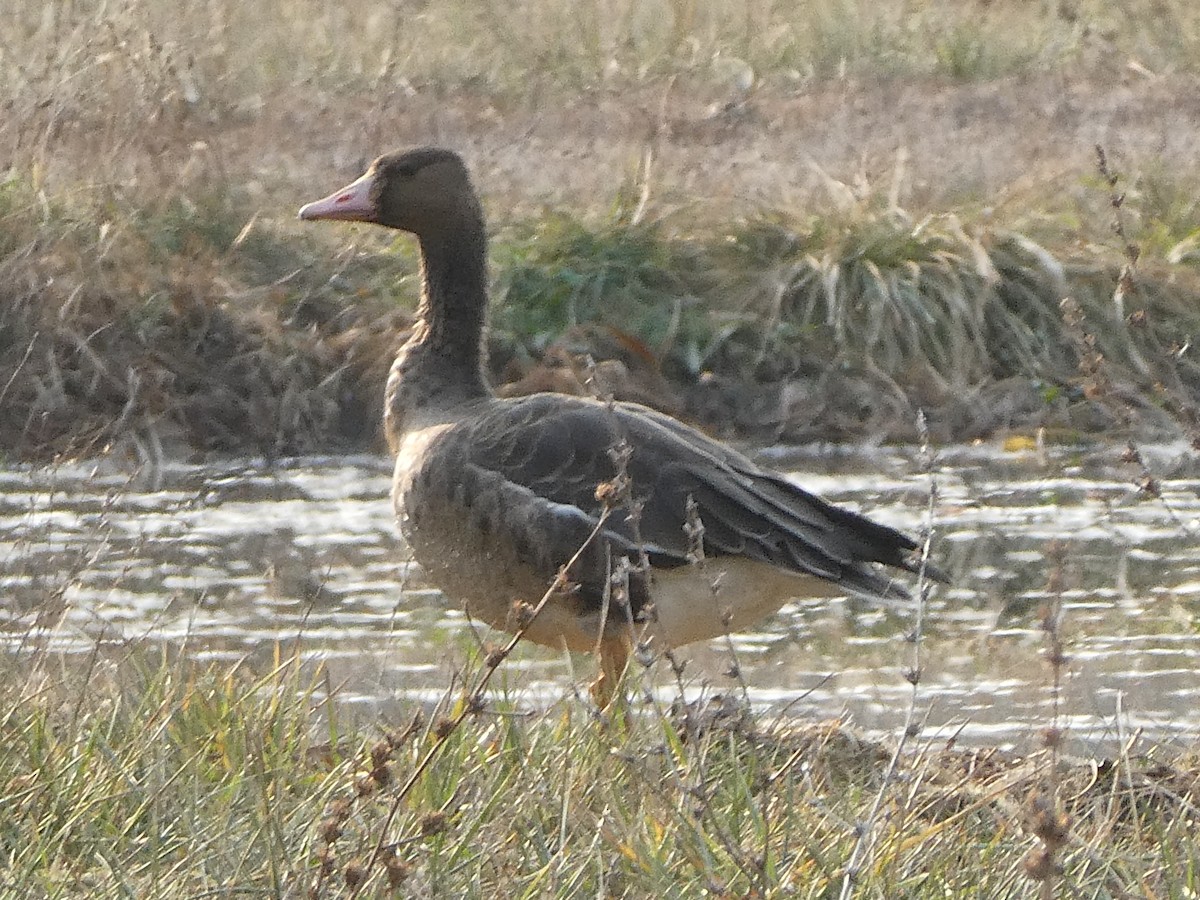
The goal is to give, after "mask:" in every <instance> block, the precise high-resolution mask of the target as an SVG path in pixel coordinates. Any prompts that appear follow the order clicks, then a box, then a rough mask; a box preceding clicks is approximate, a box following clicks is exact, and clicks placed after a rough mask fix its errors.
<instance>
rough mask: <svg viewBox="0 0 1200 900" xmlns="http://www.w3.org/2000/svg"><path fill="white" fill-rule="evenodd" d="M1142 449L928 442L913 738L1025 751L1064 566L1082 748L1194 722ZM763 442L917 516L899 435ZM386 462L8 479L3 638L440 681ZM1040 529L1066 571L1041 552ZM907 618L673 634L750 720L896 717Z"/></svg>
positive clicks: (551, 695)
mask: <svg viewBox="0 0 1200 900" xmlns="http://www.w3.org/2000/svg"><path fill="white" fill-rule="evenodd" d="M1145 455H1146V457H1147V458H1148V459H1149V460H1150V465H1151V467H1152V468H1153V469H1154V471H1155V472H1156V474H1157V475H1158V477H1159V484H1160V488H1161V497H1160V498H1154V497H1151V496H1148V495H1147V494H1146V493H1144V492H1141V491H1139V489H1138V481H1139V473H1138V470H1137V468H1136V467H1135V466H1133V465H1131V464H1128V463H1122V462H1121V461H1120V448H1113V447H1096V448H1091V449H1086V450H1079V449H1074V450H1061V451H1054V452H1052V453H1051V454H1050V455H1049V457H1048V458H1047V457H1045V456H1038V455H1037V454H1033V453H1023V454H1009V453H1004V452H1002V451H1000V450H998V449H996V448H987V447H981V448H970V447H965V448H952V449H948V450H943V451H941V452H940V453H939V455H938V459H937V463H936V466H935V472H934V477H935V478H936V482H937V487H938V496H937V502H936V505H935V511H934V522H935V526H936V538H935V543H934V555H935V557H936V558H937V560H938V561H939V563H940V564H941V565H942V566H943V568H945V569H946V570H947V571H948V572H949V573H950V574H951V575H952V576H953V579H954V584H953V586H952V587H941V588H939V589H938V591H937V592H936V593H935V595H934V597H933V599H932V600H931V602H930V603H929V604H928V606H927V609H926V611H925V618H924V630H923V639H922V641H921V645H920V665H921V670H922V679H921V682H920V686H919V693H918V709H919V710H920V712H921V714H922V717H923V719H924V721H925V723H926V728H925V731H924V734H925V735H926V736H929V737H935V738H937V739H941V738H949V737H952V736H954V737H956V738H957V740H958V741H959V742H961V743H971V744H999V745H1005V746H1017V747H1028V746H1031V744H1032V742H1033V740H1034V737H1033V736H1034V735H1035V734H1036V732H1037V731H1038V730H1039V729H1040V728H1042V727H1044V726H1045V725H1046V724H1047V722H1048V710H1049V708H1050V707H1049V704H1050V692H1049V689H1048V682H1049V677H1048V670H1047V668H1046V666H1045V665H1044V664H1043V663H1042V662H1041V652H1042V649H1043V647H1044V637H1043V635H1042V632H1041V629H1040V619H1039V607H1040V606H1041V605H1042V603H1043V602H1044V601H1045V600H1046V598H1047V597H1049V596H1051V594H1050V591H1049V589H1048V584H1049V582H1050V581H1051V580H1052V579H1051V576H1052V574H1053V575H1055V579H1054V580H1057V581H1058V582H1059V587H1060V589H1061V592H1062V597H1063V600H1064V606H1065V611H1066V612H1065V620H1064V636H1065V640H1066V645H1067V652H1068V654H1069V656H1070V663H1069V665H1068V667H1067V669H1066V672H1065V677H1064V680H1063V684H1062V700H1061V710H1062V714H1063V721H1065V723H1066V724H1067V726H1068V727H1069V729H1070V735H1071V739H1072V748H1073V749H1074V750H1076V751H1077V752H1111V750H1112V749H1113V748H1114V747H1116V746H1118V745H1119V744H1121V743H1123V742H1124V741H1126V740H1128V739H1129V737H1130V736H1131V735H1134V734H1135V733H1138V732H1139V730H1140V732H1141V733H1142V734H1144V735H1145V736H1146V737H1147V738H1150V739H1153V740H1156V741H1171V740H1190V739H1194V738H1195V736H1196V734H1197V732H1198V731H1200V704H1197V702H1196V699H1197V697H1198V696H1200V542H1198V541H1197V535H1198V533H1200V465H1198V464H1197V463H1196V462H1195V461H1194V460H1193V459H1192V454H1190V453H1189V452H1188V451H1186V449H1185V448H1182V447H1161V448H1154V450H1153V451H1146V452H1145ZM763 457H764V458H765V459H766V461H767V462H768V463H769V464H771V465H774V466H777V467H779V468H782V469H785V470H788V471H792V472H794V474H795V477H796V478H797V479H798V480H799V481H800V482H801V483H803V484H804V485H805V486H806V487H808V488H809V489H811V490H815V491H817V492H818V493H821V494H823V495H824V496H826V497H827V498H829V499H831V500H834V501H837V502H840V503H845V504H847V505H850V506H853V507H855V508H859V509H862V510H866V511H869V512H870V513H871V514H872V515H873V516H874V517H876V518H878V519H880V520H881V521H885V522H887V523H889V524H892V525H895V526H897V527H900V528H902V529H905V530H908V531H910V532H916V531H918V530H919V529H920V528H921V526H922V524H923V522H924V521H925V515H926V513H925V509H926V504H927V498H928V495H929V483H930V482H929V476H928V475H923V474H921V473H920V471H919V470H920V466H919V464H918V462H917V454H916V453H915V452H913V451H907V450H903V449H900V450H883V451H880V450H872V451H861V452H860V451H853V450H837V449H834V450H830V449H823V450H820V451H786V450H779V449H775V450H770V451H764V453H763ZM389 470H390V466H389V464H388V462H387V461H386V460H383V459H380V458H374V457H358V458H324V459H305V460H294V461H287V462H284V463H280V464H276V465H274V466H265V465H262V464H257V463H239V464H236V465H235V464H226V465H220V466H208V467H194V466H183V465H174V466H168V467H166V468H165V469H163V470H162V471H161V472H158V473H155V478H154V481H155V484H154V485H153V488H154V489H151V488H150V487H148V486H146V485H145V484H143V479H140V478H139V477H137V476H131V475H129V474H126V473H119V472H113V471H111V470H109V469H106V468H105V467H104V466H102V465H98V464H90V465H88V464H84V465H70V466H59V467H56V468H48V469H31V468H15V469H8V470H0V652H8V653H21V652H29V651H30V650H32V649H34V648H36V649H40V650H44V651H48V652H52V653H57V654H63V655H64V656H66V657H71V656H81V657H82V656H85V655H87V654H91V653H94V652H95V650H96V648H97V647H99V648H101V650H102V651H104V652H128V651H129V650H130V648H146V647H150V648H152V649H154V648H158V647H166V648H168V649H170V651H171V652H181V653H184V654H187V655H190V656H191V657H194V658H196V659H198V660H212V661H214V662H216V663H217V664H222V665H227V664H229V663H232V662H235V661H244V662H246V663H249V664H251V665H259V666H267V665H269V664H270V661H271V660H272V659H273V657H274V655H275V653H276V652H278V651H279V650H280V649H281V648H282V649H283V650H284V651H286V652H288V653H290V652H293V651H295V652H298V653H300V654H301V655H302V656H303V657H304V658H305V659H306V660H309V661H311V662H312V663H313V664H314V666H315V664H316V662H317V661H321V662H323V663H324V665H325V667H326V670H327V672H328V679H327V682H326V683H327V684H328V685H330V689H331V690H333V691H334V692H335V696H336V697H337V699H338V700H339V702H340V703H342V704H343V705H344V706H345V707H347V708H349V709H351V710H359V711H360V712H362V713H363V714H364V715H375V714H384V715H391V714H397V715H398V714H399V713H400V708H402V707H404V706H405V705H406V704H408V703H411V702H413V701H414V700H427V699H429V698H431V697H437V696H439V695H440V694H441V692H442V691H444V690H445V688H446V686H447V685H448V684H449V683H450V681H451V677H452V674H453V673H454V672H455V671H456V669H458V668H459V667H461V665H462V663H463V660H464V659H465V658H466V656H467V651H468V648H469V647H471V646H472V645H473V643H474V641H475V638H474V636H473V634H472V631H471V624H470V623H469V622H468V621H467V619H466V618H465V617H464V616H463V614H462V613H460V612H459V611H457V610H456V609H455V608H454V607H453V606H452V605H450V604H449V603H447V601H446V600H445V598H443V597H442V596H441V594H440V593H438V592H437V591H436V590H434V589H432V588H431V587H429V586H428V585H427V584H426V583H424V582H423V581H422V575H421V571H420V569H419V567H417V566H416V565H415V564H412V563H411V562H409V561H407V560H406V558H405V553H404V550H403V547H402V546H401V544H400V542H399V540H398V539H397V537H396V535H395V530H394V525H393V521H392V515H391V509H390V503H389V501H388V499H387V493H388V487H389ZM147 480H148V479H147ZM1055 542H1058V544H1059V545H1060V546H1061V547H1062V556H1061V558H1062V559H1063V562H1062V563H1061V564H1057V563H1055V562H1054V561H1053V560H1052V559H1051V558H1050V556H1048V548H1050V547H1051V546H1052V545H1053V544H1054V543H1055ZM1056 570H1057V571H1056ZM913 622H914V619H913V617H912V615H911V612H909V611H904V610H900V611H896V610H880V609H876V608H872V607H870V606H868V605H865V604H863V603H861V602H859V601H853V600H840V601H834V602H832V603H831V602H827V601H822V602H817V601H807V602H798V603H794V604H791V605H789V606H787V607H785V608H784V609H783V610H782V611H781V612H780V613H779V614H778V615H777V616H775V617H773V618H772V619H770V620H769V621H767V622H764V623H763V625H762V627H761V628H760V629H759V630H757V631H755V632H753V633H746V634H739V635H736V636H734V637H733V638H732V640H731V641H730V642H725V641H716V642H713V643H712V644H711V645H704V646H699V647H695V648H688V651H687V655H688V656H689V657H690V659H691V662H690V663H689V665H688V667H687V670H686V673H685V680H686V682H687V684H686V692H687V695H688V696H689V697H692V696H697V695H700V694H702V693H710V694H711V693H719V692H729V691H736V692H740V691H741V690H742V686H741V685H740V684H739V683H737V682H736V681H732V680H731V679H730V678H729V677H728V676H727V675H725V674H723V673H725V672H726V671H727V670H728V669H729V662H730V661H729V655H730V654H731V653H734V654H736V657H737V661H738V664H739V667H740V670H741V672H742V677H743V680H744V683H745V689H746V690H747V692H748V693H749V696H750V698H751V700H752V702H753V703H754V704H755V705H756V706H757V707H758V708H760V709H761V710H762V712H763V713H764V714H765V715H779V716H784V717H800V718H804V719H815V718H823V717H830V716H838V715H844V716H846V717H847V718H848V719H849V720H850V721H852V722H853V723H855V724H856V725H858V726H860V727H863V728H865V729H867V730H869V731H879V732H890V733H895V732H896V730H897V729H898V728H900V727H901V723H902V722H903V718H904V713H905V710H906V707H907V704H908V699H909V696H910V693H911V689H910V687H909V684H908V683H907V682H906V681H905V680H904V677H903V674H902V673H903V670H904V669H905V667H907V666H908V665H909V663H910V654H911V646H910V645H909V644H908V643H906V642H905V641H904V640H903V635H904V634H905V633H906V632H908V631H910V630H911V629H912V627H913ZM484 630H485V631H486V629H484ZM592 671H593V669H592V663H591V661H590V660H587V659H585V658H583V657H576V658H574V659H573V660H572V659H569V658H567V657H565V656H564V655H563V654H560V653H555V652H553V651H548V650H544V649H542V648H537V647H532V646H526V647H523V648H521V649H520V650H519V651H518V653H517V654H516V655H515V656H514V657H513V658H512V659H511V660H509V662H508V663H507V664H506V665H505V667H504V670H503V672H502V677H501V678H500V679H499V681H500V683H501V684H502V685H506V686H507V687H508V689H510V690H511V691H512V692H513V693H514V695H515V696H517V697H518V698H519V700H520V702H523V703H527V704H530V705H545V704H548V703H551V702H554V701H556V700H558V699H560V698H562V697H564V696H569V695H570V693H571V690H572V685H583V684H584V683H585V682H586V681H587V680H588V679H589V678H590V677H591V674H592ZM656 682H657V683H658V684H659V686H660V690H661V692H662V693H663V695H664V697H666V698H670V697H673V696H674V695H675V694H676V693H677V688H676V686H675V683H674V680H673V678H672V677H671V676H670V673H669V672H668V671H666V667H665V666H660V667H659V669H657V670H656Z"/></svg>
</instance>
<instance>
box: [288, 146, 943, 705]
mask: <svg viewBox="0 0 1200 900" xmlns="http://www.w3.org/2000/svg"><path fill="white" fill-rule="evenodd" d="M300 218H302V219H342V220H349V221H359V222H375V223H378V224H380V225H386V226H388V227H391V228H397V229H400V230H402V231H407V232H411V233H412V234H414V235H415V236H416V238H417V240H418V242H419V243H420V249H421V266H422V282H423V287H422V292H421V301H420V305H419V306H418V309H417V325H416V327H415V329H414V331H413V334H412V337H411V338H410V339H409V341H408V343H406V344H405V345H404V347H403V349H402V350H401V351H400V353H399V355H398V356H397V357H396V361H395V363H394V364H393V366H392V370H391V376H390V378H389V380H388V387H387V396H386V411H385V417H384V420H385V428H386V431H387V436H388V440H389V442H390V444H391V446H392V448H393V450H394V451H395V452H396V470H395V479H394V481H393V486H392V499H393V502H394V504H395V509H396V514H397V516H398V518H399V521H400V528H401V531H402V533H403V535H404V538H405V540H406V541H407V542H408V544H409V546H410V547H411V549H412V552H413V555H414V557H415V559H416V560H417V562H419V563H420V565H421V566H422V567H423V568H424V570H425V571H426V573H427V574H428V576H429V578H430V580H431V581H432V582H433V583H434V584H436V585H437V586H438V587H440V588H441V589H442V590H443V591H444V592H445V593H446V594H447V595H448V596H449V597H450V598H451V599H454V600H456V601H459V602H461V603H462V604H463V605H464V606H465V607H466V609H467V611H468V613H469V614H470V615H471V616H473V617H477V618H479V619H482V620H483V621H484V622H486V623H488V624H489V625H492V626H494V627H496V628H499V629H503V630H507V631H515V630H516V628H517V625H518V623H517V618H518V616H519V615H520V610H521V609H522V608H523V607H522V604H531V605H532V604H536V603H537V602H538V600H539V599H540V598H541V597H542V595H543V594H544V593H545V591H546V589H547V587H548V586H549V585H550V584H551V583H553V581H554V579H555V577H556V575H557V573H558V571H559V569H560V567H562V566H563V565H565V564H567V563H568V562H569V561H570V560H571V559H572V557H574V556H575V554H576V553H577V551H579V550H580V548H581V547H583V546H584V545H585V544H586V545H587V546H586V549H585V550H584V551H583V552H582V553H581V554H580V555H579V557H578V559H577V560H576V561H575V563H574V564H573V565H572V566H571V568H570V571H569V577H570V580H571V582H572V583H573V586H572V589H571V590H570V591H567V592H563V593H562V594H560V595H559V596H556V597H554V598H553V599H552V601H551V602H549V603H548V604H547V605H546V606H545V607H544V608H543V610H542V612H541V613H540V614H539V615H538V616H537V617H536V618H535V619H534V620H533V621H532V623H530V624H529V625H528V629H527V631H526V633H525V636H526V638H528V639H529V640H532V641H535V642H537V643H539V644H545V645H548V646H551V647H563V646H565V647H568V648H570V649H571V650H582V651H588V650H597V651H598V652H599V654H600V659H601V677H600V679H598V681H597V685H596V687H595V688H594V693H595V694H596V696H597V697H598V699H599V700H600V701H601V702H607V700H608V699H609V697H610V696H611V690H612V687H613V684H614V683H615V679H616V678H617V677H618V676H619V675H620V673H621V672H622V671H623V670H624V667H625V663H626V660H627V659H628V653H629V651H630V649H631V648H632V647H633V646H635V644H636V643H637V642H638V641H641V640H647V641H649V642H650V646H651V647H652V648H654V647H657V648H663V647H678V646H680V645H682V644H688V643H691V642H693V641H701V640H705V639H707V638H712V637H716V636H719V635H722V634H725V633H728V632H730V631H736V630H739V629H742V628H745V627H747V626H749V625H751V624H753V623H755V622H756V621H758V620H759V619H762V618H763V617H765V616H767V615H769V614H771V613H773V612H775V611H776V610H777V609H779V607H780V606H781V605H782V604H783V603H785V602H786V601H787V600H789V599H792V598H797V597H810V596H833V595H838V594H842V593H845V592H847V591H849V592H853V593H858V594H865V595H868V596H873V597H882V598H889V597H890V598H903V597H906V596H907V595H906V593H905V592H904V590H903V588H902V587H899V586H897V585H896V584H894V583H893V582H892V581H891V580H890V578H889V577H888V576H887V575H886V574H885V573H884V572H883V571H882V570H880V569H878V568H877V567H876V565H875V564H877V563H880V564H883V565H885V566H893V567H895V568H898V569H901V570H905V571H907V572H915V571H917V570H918V567H919V561H918V559H917V556H916V553H915V551H916V550H917V544H916V542H915V541H914V540H912V539H911V538H909V537H907V536H905V535H903V534H901V533H900V532H898V531H896V530H894V529H892V528H889V527H887V526H884V525H879V524H877V523H875V522H872V521H871V520H870V519H867V518H864V517H863V516H860V515H858V514H856V513H853V512H850V511H849V510H845V509H840V508H838V507H836V506H832V505H830V504H828V503H826V502H825V501H823V500H821V499H820V498H818V497H815V496H813V495H812V494H809V493H807V492H806V491H804V490H802V489H801V488H799V487H797V486H796V485H795V484H793V483H792V482H791V481H789V480H788V479H787V478H785V477H784V476H782V475H779V474H777V473H775V472H771V471H768V470H766V469H763V468H761V467H760V466H758V465H756V464H755V463H753V462H751V461H750V460H749V459H748V458H746V457H745V456H743V455H742V454H741V453H738V452H736V451H735V450H732V449H730V448H729V447H726V446H724V445H722V444H719V443H717V442H716V441H713V440H711V439H710V438H708V437H706V436H705V435H703V434H701V433H700V432H698V431H696V430H694V429H692V428H690V427H688V426H687V425H684V424H683V423H681V422H679V421H677V420H675V419H672V418H670V417H669V416H666V415H663V414H661V413H658V412H655V411H654V410H651V409H648V408H646V407H644V406H639V405H637V404H632V403H606V402H602V401H600V400H591V399H585V398H580V397H569V396H564V395H560V394H533V395H531V396H527V397H522V398H514V399H501V398H498V397H496V396H495V395H494V394H493V393H492V390H491V388H490V387H489V386H488V382H487V379H486V377H485V375H484V372H483V351H482V343H483V336H484V328H485V315H486V311H487V302H488V301H487V277H486V251H487V237H486V234H485V231H484V219H483V211H482V209H481V207H480V204H479V200H478V198H477V196H476V194H475V191H474V189H473V188H472V186H471V180H470V176H469V175H468V173H467V169H466V166H465V165H464V164H463V161H462V159H461V158H460V157H459V156H458V155H457V154H455V153H453V152H451V151H449V150H443V149H435V148H425V149H417V150H409V151H404V152H397V153H392V154H389V155H387V156H381V157H380V158H379V159H377V160H376V161H375V162H374V163H373V164H372V165H371V167H370V169H369V170H368V171H367V173H366V174H365V175H363V176H362V177H361V178H359V179H358V180H357V181H355V182H353V183H352V184H350V185H348V186H347V187H345V188H343V189H342V190H340V191H337V192H336V193H334V194H331V195H330V196H328V197H326V198H325V199H323V200H318V201H316V202H315V203H309V204H308V205H307V206H305V207H304V208H302V209H301V210H300ZM620 447H624V448H625V449H626V452H625V454H624V455H625V456H626V457H627V460H626V462H625V471H626V474H627V476H628V479H629V481H628V483H629V484H630V485H631V488H630V490H629V492H628V496H630V497H632V499H633V501H634V503H633V504H627V505H626V507H625V508H619V509H616V510H613V511H612V512H610V514H609V516H608V518H607V519H606V520H605V521H604V523H603V525H602V526H601V527H600V528H599V530H598V532H597V533H596V535H595V537H593V538H592V539H591V540H590V542H589V537H590V536H591V535H592V534H593V531H595V530H596V529H597V525H598V523H599V522H600V519H601V517H602V515H603V510H604V503H603V502H602V500H601V499H598V493H597V488H598V487H599V486H601V485H606V484H611V483H613V481H614V479H617V478H618V475H619V472H620V465H619V463H618V456H620V455H621V454H619V453H618V452H617V450H618V448H620ZM633 506H636V507H637V508H639V509H640V515H637V516H635V515H633V514H632V513H631V507H633ZM689 507H690V510H691V511H690V512H689ZM697 522H698V523H699V524H700V525H702V534H698V533H697V530H696V528H695V525H696V523H697ZM701 548H702V551H703V552H702V553H697V552H696V551H697V550H699V549H701ZM697 557H703V560H704V562H703V564H697V563H696V559H697ZM643 561H648V562H649V571H646V567H645V566H644V565H643V564H642V563H643ZM621 572H625V573H626V574H627V575H628V579H629V588H628V597H627V602H622V601H623V598H622V596H621V592H620V591H617V592H614V591H613V589H612V585H613V584H614V578H613V574H614V573H617V574H618V575H619V574H620V573H621ZM526 609H527V607H526Z"/></svg>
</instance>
